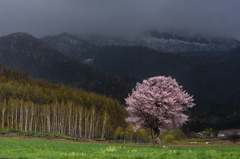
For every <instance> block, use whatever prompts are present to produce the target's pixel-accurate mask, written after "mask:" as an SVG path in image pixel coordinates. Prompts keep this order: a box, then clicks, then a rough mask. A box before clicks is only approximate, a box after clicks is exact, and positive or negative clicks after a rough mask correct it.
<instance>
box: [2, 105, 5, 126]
mask: <svg viewBox="0 0 240 159" xmlns="http://www.w3.org/2000/svg"><path fill="white" fill-rule="evenodd" d="M5 108H6V106H5V102H4V105H3V107H2V128H4V121H5V118H4V114H5V110H6V109H5Z"/></svg>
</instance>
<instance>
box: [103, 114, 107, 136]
mask: <svg viewBox="0 0 240 159" xmlns="http://www.w3.org/2000/svg"><path fill="white" fill-rule="evenodd" d="M106 124H107V113H106V112H105V113H104V117H103V127H102V139H103V137H104V135H105V131H106Z"/></svg>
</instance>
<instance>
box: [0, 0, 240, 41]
mask: <svg viewBox="0 0 240 159" xmlns="http://www.w3.org/2000/svg"><path fill="white" fill-rule="evenodd" d="M239 6H240V1H239V0H230V1H227V0H211V1H210V0H199V1H194V0H1V1H0V35H1V36H2V35H6V34H9V33H12V32H18V31H22V32H28V33H30V34H33V35H34V36H37V37H42V36H45V35H54V34H59V33H61V32H70V33H80V34H91V33H94V34H103V35H110V36H137V35H139V34H140V33H142V32H144V31H146V30H160V31H161V30H165V29H179V30H191V31H192V32H198V33H204V34H209V35H217V36H233V37H235V38H238V39H240V27H239V26H240V10H239Z"/></svg>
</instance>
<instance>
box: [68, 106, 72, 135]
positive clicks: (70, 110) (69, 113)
mask: <svg viewBox="0 0 240 159" xmlns="http://www.w3.org/2000/svg"><path fill="white" fill-rule="evenodd" d="M71 113H72V103H69V104H68V135H71Z"/></svg>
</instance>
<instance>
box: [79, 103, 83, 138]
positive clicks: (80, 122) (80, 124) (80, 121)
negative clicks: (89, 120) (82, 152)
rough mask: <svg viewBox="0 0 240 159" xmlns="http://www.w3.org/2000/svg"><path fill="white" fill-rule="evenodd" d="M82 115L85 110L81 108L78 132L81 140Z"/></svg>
mask: <svg viewBox="0 0 240 159" xmlns="http://www.w3.org/2000/svg"><path fill="white" fill-rule="evenodd" d="M82 113H83V108H82V107H80V108H79V122H78V130H79V138H80V139H81V138H82Z"/></svg>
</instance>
